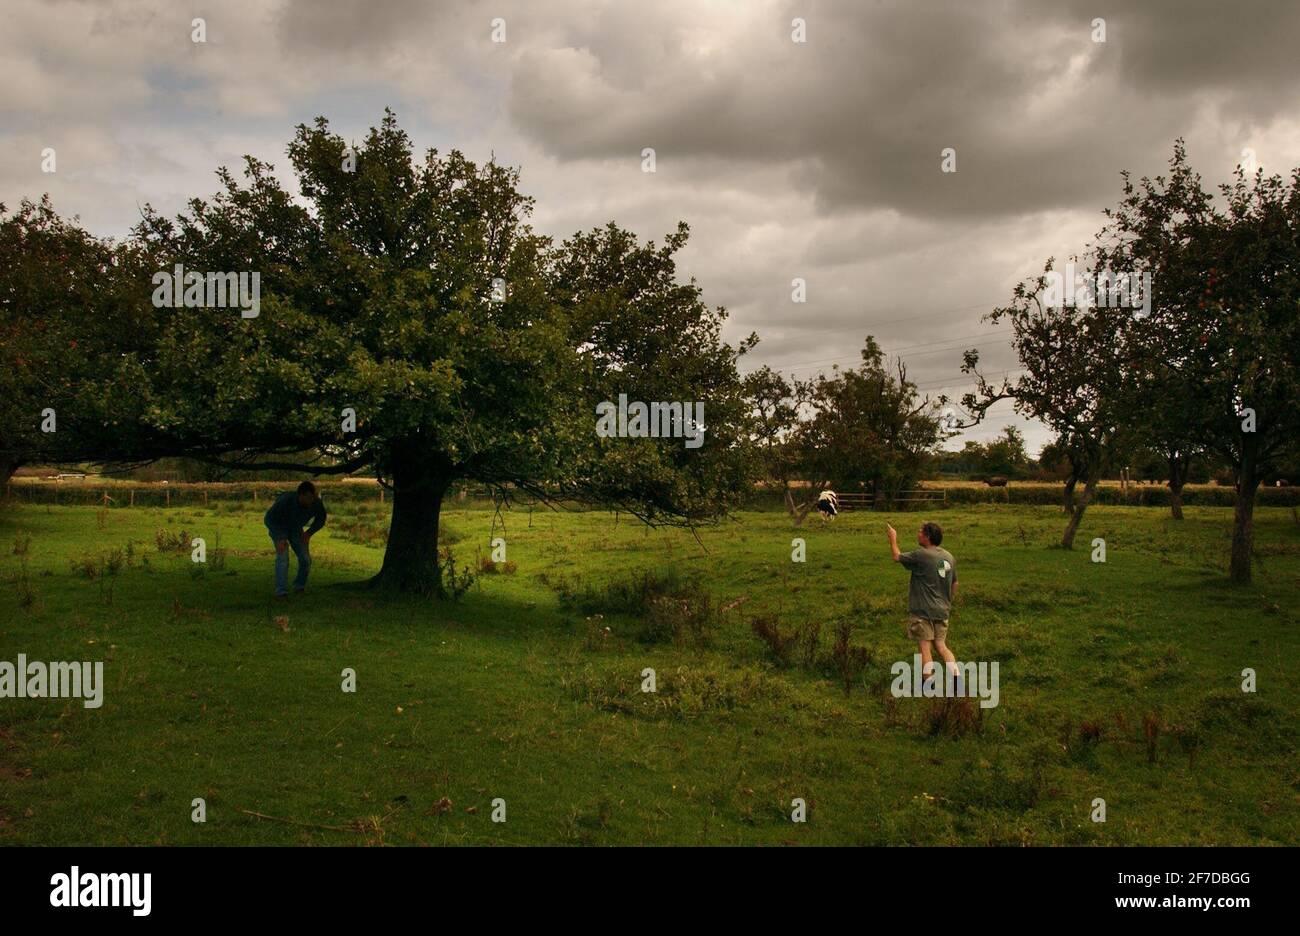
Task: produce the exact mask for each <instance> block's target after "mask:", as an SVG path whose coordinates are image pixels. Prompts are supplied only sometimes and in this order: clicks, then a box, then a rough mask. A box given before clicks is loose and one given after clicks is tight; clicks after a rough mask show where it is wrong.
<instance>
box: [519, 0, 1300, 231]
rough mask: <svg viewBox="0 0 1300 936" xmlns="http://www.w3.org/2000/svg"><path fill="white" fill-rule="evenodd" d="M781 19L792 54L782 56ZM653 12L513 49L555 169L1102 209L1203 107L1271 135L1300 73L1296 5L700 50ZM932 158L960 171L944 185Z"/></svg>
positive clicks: (1112, 8)
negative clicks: (677, 166) (695, 161)
mask: <svg viewBox="0 0 1300 936" xmlns="http://www.w3.org/2000/svg"><path fill="white" fill-rule="evenodd" d="M792 13H799V14H800V15H803V16H804V17H805V19H806V20H807V24H808V37H809V38H808V42H807V43H806V44H803V45H800V44H796V43H793V42H791V41H790V38H789V32H790V19H791V14H792ZM648 16H649V14H647V13H645V12H644V11H639V12H637V13H635V14H633V13H624V12H621V11H613V12H607V13H606V14H605V15H604V16H602V17H600V18H598V19H596V20H594V21H593V20H586V21H584V20H579V21H578V24H577V25H575V26H573V27H572V28H571V30H570V33H569V38H570V40H571V45H570V46H568V47H567V48H560V49H556V48H549V49H545V50H538V51H536V52H535V53H531V54H526V55H524V56H522V57H521V60H520V63H519V66H518V68H517V69H516V71H515V73H514V81H513V85H512V89H511V92H512V93H511V101H510V107H511V114H512V116H513V117H514V119H515V120H516V122H517V123H518V124H519V126H520V127H521V128H523V130H524V131H525V132H526V133H528V134H529V135H530V136H531V137H532V138H533V139H535V140H537V141H538V142H539V143H541V144H542V145H543V146H544V147H545V148H546V149H547V150H548V151H549V152H551V153H553V154H555V155H556V156H558V157H560V158H563V159H569V160H577V159H590V158H614V157H624V158H626V157H627V156H628V154H635V153H639V152H640V150H641V148H642V147H643V146H653V147H655V149H656V152H657V155H658V156H659V158H660V159H661V160H664V161H671V160H673V159H676V160H684V159H689V158H693V157H713V158H724V159H729V160H733V161H736V162H754V161H757V162H787V163H790V164H791V165H792V166H794V167H795V168H796V169H797V171H796V172H795V174H794V176H793V178H794V180H795V181H796V182H797V183H798V184H799V185H801V186H804V187H806V188H807V189H808V190H809V191H810V192H811V193H812V194H813V195H814V197H815V198H816V200H817V204H818V207H819V209H820V210H821V211H823V212H827V213H833V212H842V211H855V210H859V209H862V208H871V207H891V208H896V209H898V210H900V211H903V212H905V213H908V214H913V215H920V216H929V217H949V218H960V217H982V218H987V217H989V216H991V215H995V214H1020V213H1025V212H1032V211H1041V210H1045V209H1054V208H1070V207H1076V206H1084V205H1091V204H1095V203H1097V202H1098V200H1102V201H1106V200H1110V199H1113V196H1114V194H1115V193H1116V192H1117V190H1118V184H1119V183H1118V172H1119V170H1120V169H1121V168H1125V167H1127V168H1132V169H1134V170H1135V171H1137V172H1139V174H1140V173H1143V172H1154V171H1158V169H1159V168H1160V166H1161V164H1162V162H1163V160H1164V158H1166V157H1167V155H1168V153H1169V150H1170V148H1171V145H1172V142H1173V140H1174V138H1175V137H1177V136H1178V135H1180V134H1181V133H1184V132H1185V131H1186V128H1187V126H1188V125H1189V123H1190V122H1191V121H1193V120H1194V119H1195V117H1196V116H1197V114H1198V112H1200V111H1201V110H1202V109H1203V108H1206V107H1209V108H1212V109H1215V110H1219V111H1222V112H1223V114H1222V116H1223V118H1224V119H1228V120H1242V121H1246V122H1248V123H1250V124H1256V125H1260V124H1262V125H1267V124H1268V123H1269V122H1270V121H1271V120H1272V119H1273V118H1274V117H1276V116H1278V115H1279V114H1280V113H1283V112H1284V109H1285V108H1288V107H1289V106H1290V103H1289V102H1290V101H1291V100H1293V98H1291V97H1290V96H1289V95H1288V94H1287V93H1286V92H1289V91H1293V90H1295V89H1296V88H1297V78H1298V76H1300V69H1298V68H1297V67H1296V66H1295V64H1294V62H1295V52H1294V49H1292V48H1288V46H1289V44H1290V42H1291V40H1292V39H1293V37H1294V36H1295V35H1297V29H1296V28H1295V27H1296V26H1300V4H1295V3H1280V2H1279V3H1273V4H1259V5H1257V6H1256V5H1253V4H1251V5H1246V8H1245V9H1239V8H1236V7H1234V6H1233V5H1231V4H1222V3H1221V4H1209V3H1173V2H1166V3H1137V4H1134V3H1125V4H1113V3H1112V4H1107V3H1096V2H1075V3H1070V4H1066V5H1064V6H1062V5H1059V4H1044V3H1038V2H1028V0H1026V2H1021V3H1007V4H980V3H969V2H953V3H881V4H850V3H836V4H825V3H820V4H812V5H810V6H809V8H808V9H807V10H806V11H801V10H800V9H799V8H798V7H797V6H796V7H787V8H786V9H785V10H784V11H782V10H777V9H775V8H770V9H769V10H768V15H767V16H765V17H763V18H756V17H753V16H750V17H747V18H745V19H744V20H743V21H738V22H737V23H735V24H734V26H732V27H730V28H729V29H728V30H726V31H723V32H720V33H719V34H718V35H716V36H715V37H714V39H715V45H714V47H713V48H711V49H710V50H709V53H708V54H707V55H704V54H698V53H697V52H696V51H695V50H694V49H693V48H692V43H691V33H692V28H693V27H694V26H695V25H696V24H695V23H693V22H692V21H691V20H690V19H689V18H687V19H685V20H683V19H681V18H680V17H677V18H675V19H674V18H672V17H671V16H665V17H664V18H663V19H661V20H657V21H653V22H649V23H647V17H648ZM1098 16H1101V17H1104V18H1105V20H1106V42H1104V43H1095V42H1093V40H1092V35H1091V33H1092V29H1093V27H1092V21H1093V19H1094V18H1095V17H1098ZM648 27H649V28H648ZM647 37H651V38H647ZM945 147H953V148H954V149H955V150H956V152H957V169H958V171H957V172H956V173H953V174H940V172H939V166H940V159H941V151H942V150H943V149H944V148H945Z"/></svg>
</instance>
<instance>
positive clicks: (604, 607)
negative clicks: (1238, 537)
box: [0, 500, 1300, 845]
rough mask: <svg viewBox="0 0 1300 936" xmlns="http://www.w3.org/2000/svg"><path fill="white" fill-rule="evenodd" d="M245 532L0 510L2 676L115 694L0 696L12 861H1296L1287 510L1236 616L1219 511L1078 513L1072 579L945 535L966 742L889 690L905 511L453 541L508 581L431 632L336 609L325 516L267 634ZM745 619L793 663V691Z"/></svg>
mask: <svg viewBox="0 0 1300 936" xmlns="http://www.w3.org/2000/svg"><path fill="white" fill-rule="evenodd" d="M328 505H329V502H328V500H327V506H328ZM264 507H265V505H264V504H263V505H261V506H258V505H255V504H251V503H243V504H241V503H222V504H215V505H214V506H213V509H211V510H203V509H195V508H191V507H189V506H186V507H184V508H182V509H176V510H165V509H156V508H139V507H137V508H135V509H115V508H110V509H102V510H101V509H97V508H95V507H90V506H83V507H76V506H66V507H64V506H53V507H52V506H40V505H31V504H27V505H23V504H16V505H10V506H8V507H5V508H3V509H0V553H2V555H0V574H2V575H3V579H4V581H3V584H0V660H7V661H9V662H11V663H12V662H16V660H17V655H18V654H19V653H25V654H26V655H27V657H28V659H40V660H46V661H50V660H103V661H104V663H105V683H106V689H105V697H104V704H103V706H102V708H99V709H96V710H88V709H85V708H84V707H83V705H82V703H81V701H80V700H69V699H54V700H50V699H40V700H33V699H0V843H3V844H16V843H25V844H55V843H58V844H153V843H166V844H379V843H383V844H396V845H402V844H528V843H589V844H672V843H683V844H893V845H902V844H972V845H978V844H999V845H1049V844H1063V845H1069V844H1084V845H1118V844H1124V845H1135V844H1287V845H1295V844H1300V761H1298V760H1297V758H1296V749H1295V745H1296V731H1295V728H1296V715H1295V712H1296V703H1297V701H1300V673H1297V667H1296V665H1295V660H1296V658H1297V651H1300V632H1298V630H1297V611H1296V608H1297V600H1298V599H1300V525H1297V524H1296V522H1295V520H1294V518H1293V515H1292V513H1291V511H1290V510H1289V509H1286V510H1284V509H1281V508H1261V509H1260V510H1259V511H1258V512H1257V549H1258V554H1259V560H1260V564H1259V566H1258V571H1257V584H1256V585H1255V586H1254V587H1251V588H1247V589H1242V588H1233V587H1231V586H1229V585H1228V584H1227V582H1226V581H1225V563H1226V559H1227V546H1228V535H1229V523H1230V519H1231V516H1230V511H1227V510H1223V509H1218V508H1195V507H1193V508H1189V510H1188V512H1187V513H1188V516H1187V519H1186V520H1185V521H1184V522H1182V523H1175V522H1174V521H1172V520H1171V519H1170V518H1169V516H1168V513H1167V512H1166V511H1163V510H1159V509H1155V508H1148V509H1141V508H1119V507H1100V508H1096V509H1094V510H1092V511H1090V512H1089V513H1088V515H1087V518H1086V519H1085V521H1084V526H1083V528H1082V530H1081V532H1080V537H1079V543H1080V546H1081V547H1082V548H1079V549H1076V550H1075V551H1073V552H1065V551H1062V550H1059V549H1054V548H1051V544H1052V543H1053V542H1054V541H1055V540H1056V539H1057V538H1059V534H1060V530H1061V527H1062V523H1063V521H1062V517H1061V515H1060V513H1059V510H1057V509H1055V508H1052V507H1049V506H1043V507H1029V506H1024V507H1020V506H1017V507H1009V506H998V505H973V506H969V507H961V508H951V509H948V510H945V511H943V512H942V514H941V515H940V516H939V517H938V519H939V520H940V521H941V522H942V523H943V525H944V527H945V531H946V538H945V541H944V546H945V547H947V548H949V549H951V551H952V552H953V553H954V554H955V556H956V558H957V562H958V567H959V569H960V573H961V575H960V580H961V583H962V587H961V596H960V599H959V601H958V604H957V606H956V608H955V609H954V616H953V620H952V631H951V634H950V644H951V646H952V647H953V649H954V650H955V651H956V653H957V655H958V657H959V659H976V660H987V661H994V660H996V661H999V662H1000V668H1001V687H1000V704H999V705H998V706H997V707H996V708H993V709H989V710H988V711H986V712H984V713H983V718H982V719H974V720H973V719H972V718H971V717H970V716H972V715H974V714H976V710H975V709H973V708H971V707H969V706H968V707H967V709H965V710H961V709H960V708H958V707H954V706H944V704H943V703H942V702H939V701H937V700H931V699H894V698H893V697H892V696H891V695H890V693H889V685H890V682H891V679H890V673H889V669H890V665H891V664H892V663H893V662H894V661H898V660H908V661H910V659H911V654H912V652H913V650H914V645H913V644H911V643H909V642H908V641H907V639H906V637H905V632H904V621H905V611H906V589H907V576H906V573H904V572H903V571H902V570H901V569H900V568H899V567H897V566H895V565H894V564H893V563H891V562H890V561H889V556H888V551H887V548H886V546H885V539H884V535H883V525H884V522H885V521H886V520H889V521H891V522H893V523H894V525H895V526H897V527H899V530H900V533H901V534H902V537H901V538H902V539H903V541H904V542H910V541H911V540H912V532H913V531H914V529H915V527H916V525H917V522H918V515H916V514H908V515H894V516H890V515H884V514H871V513H858V514H846V515H844V516H842V517H841V518H840V519H839V520H838V521H837V522H835V523H834V524H822V523H821V522H819V521H818V520H816V519H811V518H810V520H809V522H808V523H807V524H805V526H804V527H802V528H800V529H798V530H795V529H793V528H792V526H791V524H790V522H789V521H788V520H787V519H786V518H784V517H783V516H781V515H780V514H777V513H743V514H740V515H738V516H737V517H736V518H734V520H732V521H729V522H727V523H725V524H723V525H721V526H719V527H715V528H711V529H707V530H704V531H702V532H701V534H700V540H699V542H697V541H696V540H695V539H694V538H693V537H692V536H691V535H690V534H689V533H687V532H682V531H651V530H647V529H646V528H644V527H642V526H640V525H639V524H637V523H635V522H629V520H628V519H627V518H626V517H624V518H621V519H616V518H615V517H614V516H613V515H610V514H605V513H597V512H590V513H551V512H543V511H534V512H532V513H531V515H530V514H529V513H528V512H527V511H519V510H516V511H514V512H510V513H506V514H504V515H503V516H502V517H497V516H495V515H494V513H493V512H492V511H491V510H488V509H483V508H481V507H480V508H474V507H464V508H460V509H451V510H449V511H447V512H446V513H445V515H444V522H445V525H446V532H447V538H448V539H449V540H452V541H453V544H452V548H453V549H454V551H455V552H456V555H457V558H458V559H459V560H460V561H461V562H462V563H476V562H477V561H478V559H479V558H480V557H481V556H486V555H487V553H488V552H489V548H490V547H489V545H488V544H489V541H490V539H491V538H492V536H494V535H500V536H504V538H505V539H506V541H507V544H508V545H507V549H508V559H509V561H510V562H511V563H513V564H514V571H513V572H507V571H505V570H501V571H498V572H496V573H494V574H484V575H481V576H480V577H479V579H478V581H477V583H476V584H475V585H474V586H473V587H472V588H471V589H470V591H469V592H468V593H466V594H465V596H464V597H463V598H462V600H461V601H460V602H458V603H454V604H453V603H446V604H438V605H430V604H426V603H420V602H414V601H410V602H406V601H402V602H382V601H380V600H377V599H376V597H375V596H374V595H371V594H369V593H367V592H365V591H364V590H360V589H358V588H356V587H355V585H354V584H353V583H356V582H357V581H358V580H360V579H363V578H364V577H365V576H367V575H369V574H371V573H373V572H374V571H375V570H376V569H377V568H378V565H379V560H380V556H381V553H380V549H381V547H382V530H383V529H384V527H385V526H386V520H387V517H386V514H385V513H384V507H383V506H382V505H379V504H377V503H353V504H347V505H340V509H339V510H337V511H335V512H333V513H332V515H331V522H330V525H329V526H328V527H327V528H326V530H325V531H324V532H323V533H322V534H320V535H319V536H318V537H317V538H316V539H315V540H314V542H313V552H314V556H315V568H314V571H313V576H312V582H311V588H310V590H309V591H308V593H307V594H306V595H302V596H296V597H294V598H293V599H291V600H289V601H288V602H285V603H276V602H274V601H273V600H272V595H271V550H270V542H269V540H268V539H267V536H266V533H265V530H264V528H263V526H262V522H261V515H262V510H263V509H264ZM502 519H504V522H505V529H504V532H503V531H502V527H501V521H502ZM494 523H495V528H494ZM160 530H164V531H167V533H168V534H172V535H174V534H178V533H179V532H181V531H182V530H183V531H186V532H187V533H188V534H190V535H196V536H202V537H204V538H205V540H206V542H207V548H208V562H207V564H206V565H202V566H198V565H196V564H194V563H192V562H191V561H190V555H189V552H188V551H168V550H167V549H166V548H164V547H165V539H166V538H165V537H164V538H160V537H159V536H158V531H160ZM794 536H800V537H803V538H805V539H806V542H807V561H806V562H804V563H795V562H792V561H791V558H790V556H791V539H792V537H794ZM218 537H219V545H218V543H217V539H218ZM1093 537H1103V538H1104V539H1105V541H1106V549H1107V556H1106V559H1107V561H1106V562H1105V563H1104V564H1102V563H1093V562H1092V561H1090V551H1091V549H1090V547H1089V545H1088V544H1089V543H1090V542H1091V540H1092V539H1093ZM173 538H174V536H173ZM655 596H660V597H655ZM756 618H757V619H759V620H760V621H763V622H766V623H767V624H768V625H769V626H771V625H775V626H776V627H777V628H778V630H779V631H780V633H781V634H783V635H789V634H791V633H794V632H796V631H798V632H799V633H801V634H802V638H801V639H800V640H798V641H795V642H794V643H792V644H791V646H790V647H789V648H788V649H787V653H786V656H787V657H788V659H785V660H780V659H778V656H777V654H775V653H774V651H773V650H772V649H771V648H770V647H769V646H768V644H766V643H765V642H764V641H762V640H760V639H759V637H758V636H756V635H755V633H754V631H753V629H752V622H753V621H754V620H755V619H756ZM846 626H847V627H848V628H850V629H851V630H850V631H849V636H850V645H849V647H848V649H847V650H846V648H845V647H844V646H841V647H840V648H839V652H838V653H837V652H836V648H835V644H836V632H837V628H842V627H846ZM606 628H608V630H606ZM814 631H817V636H816V638H815V640H814V638H813V637H812V636H810V635H811V634H812V633H813V632H814ZM854 651H856V652H854ZM859 664H860V668H859ZM349 667H350V668H352V669H354V670H355V672H356V682H357V691H356V692H355V693H345V692H343V691H341V683H342V677H341V674H342V671H343V670H344V669H345V668H349ZM646 667H651V668H653V669H654V670H655V671H656V679H657V692H655V693H653V694H652V693H643V692H642V691H641V684H642V671H643V670H644V669H645V668H646ZM1247 667H1249V668H1252V669H1254V670H1255V671H1256V673H1257V677H1258V692H1257V693H1254V694H1246V693H1243V692H1242V691H1241V682H1242V675H1241V674H1242V670H1243V669H1245V668H1247ZM846 674H847V679H846ZM846 686H847V690H848V691H847V692H846ZM195 797H203V798H204V799H205V800H206V803H207V821H206V823H203V824H197V823H194V822H192V821H191V802H192V800H193V799H194V798H195ZM497 798H500V799H503V800H505V802H506V820H507V821H505V822H503V823H499V822H493V821H492V813H493V806H492V803H493V800H494V799H497ZM795 798H802V799H803V800H805V801H806V803H807V805H808V817H807V822H805V823H795V822H792V821H791V809H792V800H793V799H795ZM1096 798H1102V799H1104V800H1105V802H1106V810H1107V821H1106V822H1105V823H1096V822H1093V821H1092V820H1091V818H1090V814H1091V812H1092V809H1093V800H1094V799H1096ZM254 813H256V814H260V815H253V814H254Z"/></svg>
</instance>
